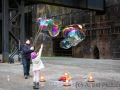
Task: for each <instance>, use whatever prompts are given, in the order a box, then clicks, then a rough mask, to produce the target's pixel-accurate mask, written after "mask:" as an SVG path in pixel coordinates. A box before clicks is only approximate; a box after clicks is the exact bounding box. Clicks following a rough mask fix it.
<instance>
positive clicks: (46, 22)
mask: <svg viewBox="0 0 120 90" xmlns="http://www.w3.org/2000/svg"><path fill="white" fill-rule="evenodd" d="M38 22H39V24H40V25H39V26H40V28H41V29H42V30H43V31H48V32H49V34H50V36H52V37H56V36H58V35H59V33H60V28H61V21H60V20H56V19H55V20H53V19H42V18H39V20H38Z"/></svg>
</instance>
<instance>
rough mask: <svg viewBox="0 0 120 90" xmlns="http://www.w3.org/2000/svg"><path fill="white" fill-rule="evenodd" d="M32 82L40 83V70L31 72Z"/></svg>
mask: <svg viewBox="0 0 120 90" xmlns="http://www.w3.org/2000/svg"><path fill="white" fill-rule="evenodd" d="M33 75H34V77H33V82H39V81H40V70H37V71H33Z"/></svg>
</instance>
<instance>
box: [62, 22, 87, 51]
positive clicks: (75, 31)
mask: <svg viewBox="0 0 120 90" xmlns="http://www.w3.org/2000/svg"><path fill="white" fill-rule="evenodd" d="M62 34H63V37H64V38H65V39H63V40H62V41H61V42H60V47H61V48H64V49H69V48H70V47H71V46H76V45H78V44H79V43H80V42H81V41H83V40H84V39H85V37H86V35H85V28H84V26H82V25H79V24H74V25H69V26H67V27H66V28H64V29H63V30H62Z"/></svg>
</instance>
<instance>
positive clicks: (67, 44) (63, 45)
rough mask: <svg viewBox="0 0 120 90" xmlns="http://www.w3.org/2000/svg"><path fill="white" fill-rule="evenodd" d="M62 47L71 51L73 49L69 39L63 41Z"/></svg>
mask: <svg viewBox="0 0 120 90" xmlns="http://www.w3.org/2000/svg"><path fill="white" fill-rule="evenodd" d="M60 47H61V48H64V49H69V48H70V47H71V43H70V42H69V40H68V39H63V40H62V41H61V42H60Z"/></svg>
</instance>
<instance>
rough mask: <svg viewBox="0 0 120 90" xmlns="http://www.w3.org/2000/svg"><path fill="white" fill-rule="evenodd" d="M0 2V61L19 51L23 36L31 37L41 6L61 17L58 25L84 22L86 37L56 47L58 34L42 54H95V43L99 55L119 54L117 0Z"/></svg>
mask: <svg viewBox="0 0 120 90" xmlns="http://www.w3.org/2000/svg"><path fill="white" fill-rule="evenodd" d="M94 3H96V4H94ZM38 4H39V5H38ZM45 4H49V5H55V6H56V5H57V6H59V7H57V8H58V9H57V10H56V11H57V12H55V11H52V10H50V8H49V7H48V5H47V6H46V5H45ZM30 5H31V6H30ZM1 6H2V7H1V8H0V9H1V11H2V20H1V24H0V27H1V28H2V29H1V30H2V31H1V32H2V33H1V35H0V36H2V37H0V39H1V41H2V45H0V47H1V50H0V51H1V53H2V55H3V62H6V61H9V60H12V59H13V57H14V55H15V54H16V53H19V52H18V51H19V50H20V46H21V45H22V44H23V43H24V39H25V37H34V35H35V34H34V32H35V30H37V25H36V20H37V18H38V17H37V16H36V15H37V14H38V13H37V12H39V11H40V10H41V9H42V8H44V6H45V11H46V12H45V14H46V17H47V18H55V19H59V20H61V22H62V28H64V27H65V26H66V25H70V24H75V23H78V24H85V25H86V30H87V33H86V39H85V40H84V41H83V42H81V43H80V44H79V45H77V46H76V47H72V48H70V49H67V50H64V49H61V48H60V47H59V42H60V41H61V39H62V38H63V37H62V35H61V34H60V35H59V36H58V37H56V38H53V42H52V43H51V44H48V45H46V46H45V47H46V48H45V49H44V55H52V56H72V57H80V58H95V55H94V52H95V48H94V47H95V46H97V49H98V52H97V53H98V55H99V58H104V59H107V58H112V59H119V58H120V57H119V56H120V55H119V54H120V50H119V49H120V29H119V27H120V26H119V25H120V20H119V19H120V16H119V14H120V4H119V1H118V0H115V1H114V0H98V1H96V0H76V2H74V3H73V0H2V2H1ZM38 6H39V8H38ZM60 7H64V9H65V8H67V9H68V12H66V13H63V12H62V11H60ZM68 7H69V8H68ZM54 12H55V13H54ZM39 16H40V15H39ZM51 52H52V53H51ZM9 54H10V56H9Z"/></svg>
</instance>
